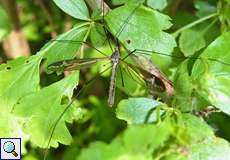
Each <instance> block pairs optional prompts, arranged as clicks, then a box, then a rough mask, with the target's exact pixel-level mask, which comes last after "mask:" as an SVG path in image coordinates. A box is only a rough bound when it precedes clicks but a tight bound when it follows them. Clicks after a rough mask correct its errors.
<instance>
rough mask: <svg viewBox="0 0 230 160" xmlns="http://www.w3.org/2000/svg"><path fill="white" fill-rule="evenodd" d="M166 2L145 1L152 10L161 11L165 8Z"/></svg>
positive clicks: (164, 0)
mask: <svg viewBox="0 0 230 160" xmlns="http://www.w3.org/2000/svg"><path fill="white" fill-rule="evenodd" d="M167 4H168V2H167V0H147V5H148V6H149V7H151V8H153V9H159V10H160V11H161V10H163V9H164V8H165V7H166V6H167Z"/></svg>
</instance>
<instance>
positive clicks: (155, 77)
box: [47, 6, 230, 148]
mask: <svg viewBox="0 0 230 160" xmlns="http://www.w3.org/2000/svg"><path fill="white" fill-rule="evenodd" d="M138 7H139V6H137V7H135V8H134V9H133V10H132V11H131V12H130V15H128V16H127V18H126V17H125V20H124V23H123V24H122V25H121V27H120V29H119V30H118V31H117V33H115V34H112V33H111V32H109V30H108V28H106V27H104V25H103V29H104V34H105V35H107V34H108V32H109V33H111V34H112V37H113V39H116V42H118V41H119V42H120V43H121V45H122V46H123V48H125V49H126V50H127V51H128V55H127V56H125V57H124V58H121V54H120V46H119V45H118V44H116V48H115V51H112V55H111V56H106V57H103V58H85V59H67V60H62V61H58V62H55V63H53V64H50V65H49V66H48V69H49V70H52V71H63V70H76V69H77V70H79V69H82V68H88V67H90V66H92V65H93V64H95V63H97V62H99V61H104V60H110V61H111V63H112V73H111V77H110V88H109V98H108V105H109V106H112V105H113V104H114V97H115V86H116V75H117V70H118V68H119V65H120V64H123V65H125V66H128V68H129V69H130V70H131V71H133V72H134V73H136V75H137V77H140V78H142V80H143V81H144V82H145V84H146V85H147V87H148V88H149V89H150V90H153V89H155V88H159V90H161V91H165V92H166V93H167V94H168V95H170V96H171V95H173V94H174V88H173V85H172V82H171V81H170V80H168V79H167V77H166V76H165V75H164V74H163V73H162V72H161V71H160V70H159V69H158V68H157V67H155V66H154V65H153V64H152V62H151V61H150V60H145V62H146V66H147V67H146V66H142V65H143V63H137V64H135V65H133V64H130V63H127V62H126V61H125V59H126V58H127V57H128V56H130V55H132V58H133V59H134V60H135V62H140V61H141V60H140V57H141V55H140V54H142V55H147V56H152V55H153V54H158V55H161V56H165V57H169V58H171V57H172V58H175V59H180V60H184V59H186V58H188V59H193V60H198V59H200V60H203V59H204V60H208V61H212V62H216V63H220V64H222V65H227V66H230V64H229V63H227V62H224V61H222V60H218V59H215V58H212V57H184V56H177V55H175V56H171V55H168V54H164V53H157V52H156V51H153V50H146V49H141V48H139V49H134V50H128V49H127V47H126V46H124V44H123V43H126V44H128V45H129V44H132V39H129V37H127V39H126V41H125V42H124V41H122V40H121V39H119V38H120V36H121V35H122V33H123V30H124V29H125V28H126V25H127V24H128V25H130V24H132V23H129V21H130V19H132V15H133V14H135V11H136V10H137V9H138ZM102 9H103V7H102ZM103 12H104V11H103ZM102 16H103V19H102V22H103V23H104V13H103V15H102ZM138 38H140V39H141V38H142V37H138ZM105 39H106V40H107V41H108V42H109V38H108V37H107V36H106V38H105ZM51 41H56V42H60V43H61V42H63V43H77V44H86V45H87V44H88V42H85V41H74V40H71V39H69V40H68V39H67V40H63V39H56V40H51ZM109 44H110V42H109ZM89 47H92V48H93V49H95V50H97V51H98V52H100V51H99V50H98V49H96V48H95V47H93V46H92V45H90V46H89ZM100 53H101V52H100ZM135 53H138V55H137V54H135ZM102 54H104V53H102ZM127 72H129V70H127ZM128 75H130V74H128ZM72 103H73V100H72V101H71V102H70V103H69V104H68V105H67V107H66V108H65V110H64V111H63V113H62V114H61V115H60V116H59V117H58V119H57V121H56V122H55V124H54V125H53V126H52V128H51V130H52V132H51V135H50V137H49V141H48V145H47V148H48V147H49V145H50V142H51V139H52V135H53V134H54V130H55V128H56V126H57V124H58V122H59V121H60V119H61V118H62V116H63V115H64V113H65V112H66V111H67V109H68V108H70V106H71V105H72Z"/></svg>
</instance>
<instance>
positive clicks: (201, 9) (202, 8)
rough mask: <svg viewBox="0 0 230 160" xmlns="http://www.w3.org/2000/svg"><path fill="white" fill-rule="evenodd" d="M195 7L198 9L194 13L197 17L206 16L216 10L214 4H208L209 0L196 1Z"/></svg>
mask: <svg viewBox="0 0 230 160" xmlns="http://www.w3.org/2000/svg"><path fill="white" fill-rule="evenodd" d="M195 8H196V9H197V10H198V11H197V12H196V15H197V16H198V17H204V16H208V15H210V14H212V13H215V12H216V11H217V9H216V7H215V6H212V5H211V4H209V2H205V1H196V2H195Z"/></svg>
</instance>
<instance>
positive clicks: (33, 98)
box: [14, 71, 78, 148]
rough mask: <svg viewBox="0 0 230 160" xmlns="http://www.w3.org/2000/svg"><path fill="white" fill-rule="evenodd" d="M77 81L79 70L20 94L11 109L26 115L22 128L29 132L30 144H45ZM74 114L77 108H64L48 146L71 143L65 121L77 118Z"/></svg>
mask: <svg viewBox="0 0 230 160" xmlns="http://www.w3.org/2000/svg"><path fill="white" fill-rule="evenodd" d="M76 83H78V71H76V72H74V73H72V74H71V75H69V76H68V77H66V78H64V79H63V80H61V81H58V82H56V83H53V84H52V85H50V86H48V87H45V88H43V89H41V90H40V91H38V92H35V93H33V94H30V95H28V96H26V97H24V98H22V99H21V100H20V101H19V103H18V104H17V105H15V107H14V113H15V114H16V115H18V116H20V117H22V118H24V119H26V121H25V124H24V128H23V130H24V132H25V133H27V134H29V135H30V140H31V142H32V143H33V144H35V145H37V146H39V147H42V148H46V147H48V142H49V138H50V135H51V131H52V129H53V127H54V125H55V123H56V122H57V120H58V118H59V116H60V115H61V114H62V113H63V111H64V110H65V108H66V107H67V105H68V104H69V101H68V102H66V100H70V99H71V97H72V94H73V89H74V87H75V86H76ZM74 114H78V111H77V110H76V108H70V109H69V110H67V111H66V113H65V114H64V115H63V117H62V118H61V119H60V121H59V123H58V124H57V126H56V128H55V130H54V133H53V136H52V139H51V142H50V146H53V147H57V146H58V142H60V143H62V144H70V142H71V135H70V133H69V131H68V129H67V126H66V124H65V122H69V123H70V122H72V120H73V119H74V118H76V117H75V115H74ZM35 131H36V132H35Z"/></svg>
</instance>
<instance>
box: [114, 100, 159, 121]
mask: <svg viewBox="0 0 230 160" xmlns="http://www.w3.org/2000/svg"><path fill="white" fill-rule="evenodd" d="M160 105H162V104H161V103H160V102H159V101H156V100H152V99H148V98H129V99H126V100H122V101H121V102H120V103H119V104H118V108H117V117H118V118H119V119H122V120H125V121H127V123H128V124H144V123H146V122H155V121H156V120H157V111H156V107H157V106H160ZM154 109H155V110H154ZM159 114H160V113H159Z"/></svg>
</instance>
